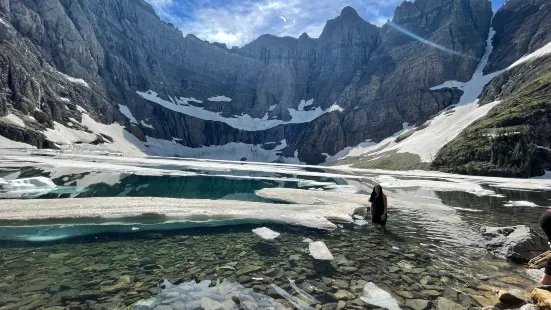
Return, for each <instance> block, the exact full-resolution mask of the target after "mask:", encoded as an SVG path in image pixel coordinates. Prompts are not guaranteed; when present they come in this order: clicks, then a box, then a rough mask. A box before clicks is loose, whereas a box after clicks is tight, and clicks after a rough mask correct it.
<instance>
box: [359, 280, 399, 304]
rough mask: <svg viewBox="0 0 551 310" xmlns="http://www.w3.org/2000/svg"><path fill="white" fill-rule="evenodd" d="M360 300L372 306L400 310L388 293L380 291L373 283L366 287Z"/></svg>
mask: <svg viewBox="0 0 551 310" xmlns="http://www.w3.org/2000/svg"><path fill="white" fill-rule="evenodd" d="M360 299H361V300H362V301H363V302H365V303H367V304H370V305H373V306H377V307H381V308H385V309H388V310H400V306H398V302H397V301H396V299H394V298H393V297H392V295H390V294H389V293H388V292H386V291H384V290H382V289H380V288H379V287H377V285H375V283H373V282H369V283H367V284H366V285H365V286H364V291H363V296H362V297H360Z"/></svg>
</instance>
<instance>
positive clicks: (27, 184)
mask: <svg viewBox="0 0 551 310" xmlns="http://www.w3.org/2000/svg"><path fill="white" fill-rule="evenodd" d="M55 186H56V185H55V183H54V182H53V181H52V180H50V179H48V178H46V177H34V178H25V179H17V180H11V181H8V185H7V188H13V189H25V188H37V187H55Z"/></svg>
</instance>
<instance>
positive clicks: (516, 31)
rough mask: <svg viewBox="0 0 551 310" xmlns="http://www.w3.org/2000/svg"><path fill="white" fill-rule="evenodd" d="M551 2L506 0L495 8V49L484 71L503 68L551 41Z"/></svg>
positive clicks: (541, 0)
mask: <svg viewBox="0 0 551 310" xmlns="http://www.w3.org/2000/svg"><path fill="white" fill-rule="evenodd" d="M550 15H551V5H549V1H547V0H509V1H507V3H506V4H505V5H504V6H503V7H502V8H501V9H500V10H499V11H497V12H496V14H495V17H494V19H493V22H492V27H493V28H494V30H495V31H496V35H495V36H494V40H493V43H494V51H493V53H492V55H491V57H490V61H489V63H488V65H487V66H486V68H485V72H486V73H488V72H494V71H498V70H501V69H505V68H506V67H507V66H509V65H511V64H512V63H513V62H515V61H516V60H517V59H519V58H520V57H522V56H523V55H526V54H529V53H532V52H534V51H535V50H537V49H539V48H541V47H542V46H544V45H545V44H547V43H548V42H550V41H551V18H550Z"/></svg>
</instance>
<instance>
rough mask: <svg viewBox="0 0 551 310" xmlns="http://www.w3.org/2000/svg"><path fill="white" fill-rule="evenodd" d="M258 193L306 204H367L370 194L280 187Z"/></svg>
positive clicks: (269, 197)
mask: <svg viewBox="0 0 551 310" xmlns="http://www.w3.org/2000/svg"><path fill="white" fill-rule="evenodd" d="M256 195H257V196H260V197H262V198H264V199H268V200H272V201H280V202H286V203H296V204H304V205H324V204H325V205H330V204H335V203H352V204H358V205H367V204H368V203H369V202H368V200H369V196H367V195H360V194H350V193H346V195H343V194H341V193H339V192H332V191H312V190H304V189H291V188H280V187H274V188H263V189H261V190H258V191H256Z"/></svg>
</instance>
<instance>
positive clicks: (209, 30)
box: [146, 0, 505, 47]
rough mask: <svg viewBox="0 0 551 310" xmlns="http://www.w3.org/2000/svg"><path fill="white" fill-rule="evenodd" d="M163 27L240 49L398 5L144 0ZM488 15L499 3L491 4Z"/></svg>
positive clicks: (382, 16)
mask: <svg viewBox="0 0 551 310" xmlns="http://www.w3.org/2000/svg"><path fill="white" fill-rule="evenodd" d="M146 1H147V2H149V3H151V4H152V5H153V7H154V8H155V11H156V12H157V14H158V15H159V16H160V17H161V19H163V20H164V21H167V22H170V23H172V24H174V25H175V26H176V27H177V28H179V29H180V30H182V32H183V33H184V34H194V35H196V36H197V37H199V38H201V39H203V40H207V41H210V42H221V43H226V44H227V45H228V46H229V47H231V46H234V45H236V46H242V45H244V44H246V43H249V42H250V41H252V40H254V39H256V38H257V37H258V36H260V35H262V34H266V33H269V34H273V35H277V36H292V37H298V36H300V34H302V33H303V32H306V33H308V34H309V35H310V36H311V37H314V38H315V37H318V36H319V35H320V33H321V31H322V30H323V26H324V25H325V22H326V21H327V20H328V19H331V18H335V17H336V16H337V15H339V13H340V11H341V10H342V8H344V7H345V6H347V5H349V6H351V7H353V8H355V9H356V10H357V11H358V13H359V14H360V16H362V17H363V18H364V19H365V20H367V21H369V22H371V23H373V24H376V25H382V24H384V23H385V22H386V21H387V20H388V19H390V18H392V15H393V13H394V9H395V8H396V7H397V6H398V5H399V4H400V3H401V2H402V1H403V0H315V1H312V0H146ZM492 2H493V5H494V10H495V9H497V8H499V7H500V6H501V5H502V4H503V3H504V2H505V0H492Z"/></svg>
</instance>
